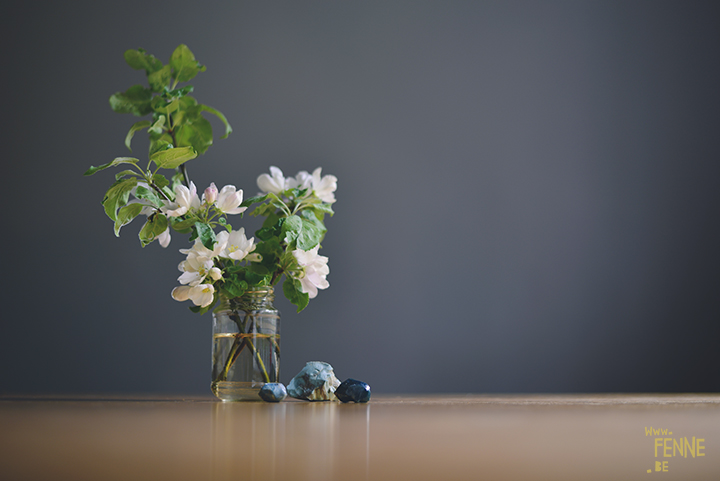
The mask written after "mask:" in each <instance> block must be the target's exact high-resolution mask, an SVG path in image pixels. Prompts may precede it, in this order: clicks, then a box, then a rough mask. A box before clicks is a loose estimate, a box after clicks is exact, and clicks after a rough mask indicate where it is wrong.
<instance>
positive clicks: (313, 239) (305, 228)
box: [296, 219, 323, 251]
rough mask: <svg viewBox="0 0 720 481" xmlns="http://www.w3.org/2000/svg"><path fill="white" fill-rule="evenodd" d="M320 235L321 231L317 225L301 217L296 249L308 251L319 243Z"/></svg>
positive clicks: (321, 234)
mask: <svg viewBox="0 0 720 481" xmlns="http://www.w3.org/2000/svg"><path fill="white" fill-rule="evenodd" d="M322 236H323V231H322V230H320V229H319V228H318V226H317V225H315V224H314V223H313V222H311V221H309V220H307V219H302V230H301V231H300V234H299V235H298V237H297V241H296V245H297V247H298V249H302V250H304V251H309V250H310V249H312V248H313V247H315V246H316V245H318V244H319V243H320V240H321V239H322Z"/></svg>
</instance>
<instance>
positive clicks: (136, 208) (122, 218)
mask: <svg viewBox="0 0 720 481" xmlns="http://www.w3.org/2000/svg"><path fill="white" fill-rule="evenodd" d="M142 209H143V205H142V204H128V205H126V206H125V207H122V208H121V209H120V210H119V211H118V215H117V219H116V220H115V236H116V237H120V228H121V227H122V226H125V225H128V224H129V223H130V222H131V221H132V220H133V219H134V218H135V217H137V216H138V215H139V214H140V211H141V210H142Z"/></svg>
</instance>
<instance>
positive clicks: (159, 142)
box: [148, 133, 173, 157]
mask: <svg viewBox="0 0 720 481" xmlns="http://www.w3.org/2000/svg"><path fill="white" fill-rule="evenodd" d="M172 148H173V138H172V137H171V136H170V134H168V133H164V134H162V135H160V136H157V135H156V134H153V133H151V135H150V148H149V151H150V152H149V154H148V155H150V157H152V156H153V154H155V153H157V152H161V151H163V150H168V149H172Z"/></svg>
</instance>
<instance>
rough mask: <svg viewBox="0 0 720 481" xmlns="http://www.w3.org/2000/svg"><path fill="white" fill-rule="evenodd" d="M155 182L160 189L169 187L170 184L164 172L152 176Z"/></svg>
mask: <svg viewBox="0 0 720 481" xmlns="http://www.w3.org/2000/svg"><path fill="white" fill-rule="evenodd" d="M152 181H153V184H155V185H157V186H158V187H159V188H160V189H162V188H163V187H167V186H168V185H170V181H169V180H167V177H165V176H164V175H162V174H155V175H153V176H152Z"/></svg>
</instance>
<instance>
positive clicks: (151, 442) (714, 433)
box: [0, 394, 720, 481]
mask: <svg viewBox="0 0 720 481" xmlns="http://www.w3.org/2000/svg"><path fill="white" fill-rule="evenodd" d="M650 428H652V429H665V430H666V431H665V433H667V434H663V433H662V432H658V433H657V435H655V434H653V432H650V434H648V431H647V430H648V429H650ZM670 433H672V434H670ZM666 438H667V439H670V441H665V439H666ZM685 438H687V443H691V442H692V443H693V446H694V450H695V456H692V455H691V451H690V450H689V448H688V449H686V448H683V454H684V455H681V454H679V453H678V447H677V446H675V452H674V456H667V454H668V453H669V454H673V442H675V443H677V442H678V440H679V442H682V441H683V440H685ZM657 439H659V440H660V441H659V442H660V447H659V448H657V449H658V451H657V454H658V456H657V457H656V456H655V454H656V452H655V450H656V443H657V442H658V441H657ZM700 440H702V441H700ZM668 443H669V451H668V448H667V446H668ZM658 462H659V463H660V464H659V465H658V464H657V463H658ZM663 462H665V464H663ZM658 468H659V471H656V469H658ZM663 469H665V471H663ZM648 470H650V472H648ZM656 478H660V479H666V480H669V479H688V480H690V479H692V480H704V479H707V480H711V479H712V480H717V479H720V395H716V394H711V395H628V394H623V395H508V396H499V395H442V396H379V395H375V396H374V397H373V399H372V400H371V401H370V403H368V404H340V403H335V402H314V403H310V402H301V401H295V400H291V401H284V402H282V403H279V404H268V403H262V402H259V403H222V402H217V401H215V400H213V399H210V398H183V397H171V398H152V397H131V398H129V397H123V398H112V397H107V398H100V397H85V398H17V397H16V398H11V397H4V398H3V397H0V479H3V480H40V479H44V480H124V481H126V480H145V479H152V480H163V479H173V480H186V479H187V480H205V479H207V480H218V481H220V480H223V481H224V480H254V479H257V480H283V479H287V480H311V479H312V480H338V481H341V480H384V479H398V480H405V479H407V480H425V479H428V480H430V479H438V480H466V479H467V480H477V479H491V480H505V479H548V480H564V479H568V480H571V479H572V480H580V479H583V480H594V479H598V480H600V479H613V480H618V479H620V480H622V479H656Z"/></svg>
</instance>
